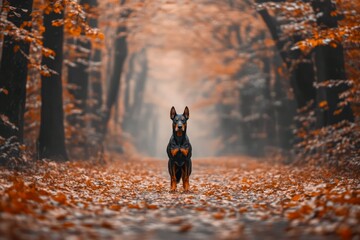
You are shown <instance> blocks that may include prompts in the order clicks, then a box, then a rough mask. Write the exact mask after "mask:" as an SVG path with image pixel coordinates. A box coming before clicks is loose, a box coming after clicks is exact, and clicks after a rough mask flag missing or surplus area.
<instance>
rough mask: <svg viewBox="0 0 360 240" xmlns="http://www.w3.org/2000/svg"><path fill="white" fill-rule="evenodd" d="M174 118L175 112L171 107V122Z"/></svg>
mask: <svg viewBox="0 0 360 240" xmlns="http://www.w3.org/2000/svg"><path fill="white" fill-rule="evenodd" d="M175 116H176V110H175V108H174V106H173V107H172V108H171V110H170V118H171V120H174V118H175Z"/></svg>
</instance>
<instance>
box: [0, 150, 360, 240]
mask: <svg viewBox="0 0 360 240" xmlns="http://www.w3.org/2000/svg"><path fill="white" fill-rule="evenodd" d="M193 164H194V166H193V174H192V175H191V180H190V181H191V182H190V184H191V192H190V193H183V192H182V186H181V185H178V190H177V192H176V193H169V177H168V173H167V161H161V160H156V159H131V160H127V161H125V160H121V159H117V160H116V161H113V162H111V163H108V164H107V165H105V166H91V165H90V164H86V163H37V164H36V166H34V167H32V168H31V169H28V170H26V171H21V172H20V171H19V172H17V171H10V170H6V169H4V168H1V169H0V239H3V238H18V239H19V238H20V239H39V238H43V239H60V238H61V239H63V238H71V239H77V238H76V237H80V238H84V239H85V238H86V239H91V238H103V239H186V238H189V239H238V238H245V239H281V238H292V237H294V236H300V237H302V238H303V239H305V238H306V239H319V238H320V239H321V238H324V239H325V238H326V239H338V238H343V239H351V238H355V239H359V236H360V227H359V226H360V222H359V221H360V179H359V177H358V176H356V175H354V174H353V175H350V174H339V173H336V172H331V171H328V170H322V169H320V168H315V167H294V166H285V165H280V164H277V165H276V164H269V163H264V162H259V161H255V160H252V159H248V158H244V157H237V158H236V157H232V158H214V159H195V160H193ZM72 237H75V238H72Z"/></svg>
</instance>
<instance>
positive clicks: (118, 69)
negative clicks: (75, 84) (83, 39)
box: [103, 26, 128, 136]
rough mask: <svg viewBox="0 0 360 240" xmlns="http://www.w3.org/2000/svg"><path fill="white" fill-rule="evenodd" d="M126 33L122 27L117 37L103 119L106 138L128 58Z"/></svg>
mask: <svg viewBox="0 0 360 240" xmlns="http://www.w3.org/2000/svg"><path fill="white" fill-rule="evenodd" d="M124 33H126V27H123V26H120V27H118V29H117V35H120V36H119V37H118V38H117V39H116V41H115V56H114V69H113V71H112V74H111V77H110V81H109V85H108V91H107V99H106V110H105V113H104V118H103V135H104V136H105V134H106V131H107V124H108V122H109V119H110V114H111V110H112V107H113V106H114V104H115V101H116V99H117V97H118V93H119V88H120V77H121V73H122V70H123V66H124V63H125V59H126V56H127V52H128V48H127V41H126V36H124V35H122V34H124Z"/></svg>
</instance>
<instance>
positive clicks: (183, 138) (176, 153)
mask: <svg viewBox="0 0 360 240" xmlns="http://www.w3.org/2000/svg"><path fill="white" fill-rule="evenodd" d="M170 118H171V120H172V121H173V124H172V129H173V134H172V136H171V138H170V141H169V144H168V146H167V148H166V152H167V154H168V156H169V162H168V168H169V174H170V179H171V184H170V191H175V190H176V184H177V183H179V182H180V178H182V181H183V187H184V190H185V191H189V188H190V184H189V177H190V174H191V168H192V164H191V150H192V148H191V144H190V141H189V138H188V136H187V135H186V126H187V120H188V119H189V108H188V107H186V108H185V110H184V113H183V114H177V113H176V110H175V108H174V107H172V108H171V110H170Z"/></svg>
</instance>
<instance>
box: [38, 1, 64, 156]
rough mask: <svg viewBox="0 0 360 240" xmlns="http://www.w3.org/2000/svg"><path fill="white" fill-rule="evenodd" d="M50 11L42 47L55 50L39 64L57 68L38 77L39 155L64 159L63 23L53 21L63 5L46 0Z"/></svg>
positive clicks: (60, 16) (45, 16)
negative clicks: (58, 24)
mask: <svg viewBox="0 0 360 240" xmlns="http://www.w3.org/2000/svg"><path fill="white" fill-rule="evenodd" d="M49 4H50V6H51V8H53V9H52V11H50V12H49V13H48V12H45V14H44V27H45V32H44V34H43V38H44V47H48V48H51V49H52V50H53V51H54V53H55V54H54V57H52V58H48V57H44V58H43V60H42V64H43V65H46V66H47V67H49V68H50V69H52V70H54V71H56V74H51V75H50V74H49V75H46V76H42V78H41V103H42V105H41V123H40V135H39V149H38V154H39V157H40V158H50V159H53V160H59V161H61V160H67V159H68V157H67V153H66V149H65V134H64V110H63V100H62V79H61V76H62V74H61V71H62V62H63V40H64V28H63V26H53V24H52V22H53V21H54V20H57V19H63V18H64V7H63V6H62V5H61V4H60V3H59V2H58V1H50V2H49Z"/></svg>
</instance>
